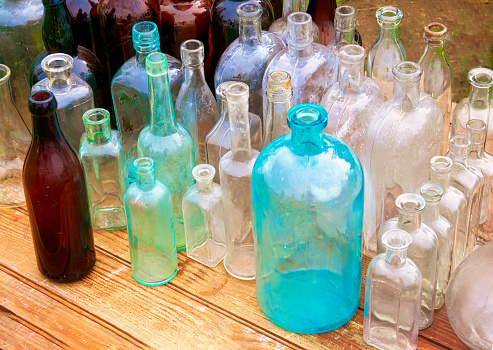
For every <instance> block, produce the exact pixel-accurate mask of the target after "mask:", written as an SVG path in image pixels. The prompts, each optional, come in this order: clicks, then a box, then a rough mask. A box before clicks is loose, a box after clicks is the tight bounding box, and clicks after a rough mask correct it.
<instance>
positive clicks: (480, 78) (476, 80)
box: [468, 67, 493, 88]
mask: <svg viewBox="0 0 493 350" xmlns="http://www.w3.org/2000/svg"><path fill="white" fill-rule="evenodd" d="M468 80H469V83H470V84H471V85H473V86H475V87H478V88H490V87H492V86H493V70H491V69H488V68H482V67H479V68H474V69H471V70H470V71H469V74H468Z"/></svg>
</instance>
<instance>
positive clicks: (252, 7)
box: [236, 1, 262, 20]
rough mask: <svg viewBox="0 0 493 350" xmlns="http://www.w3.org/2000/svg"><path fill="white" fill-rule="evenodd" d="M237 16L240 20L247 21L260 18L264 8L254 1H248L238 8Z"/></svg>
mask: <svg viewBox="0 0 493 350" xmlns="http://www.w3.org/2000/svg"><path fill="white" fill-rule="evenodd" d="M236 14H237V15H238V17H239V18H240V19H245V20H252V19H256V18H260V16H261V15H262V6H260V5H259V4H258V3H256V2H254V1H248V2H245V3H243V4H241V5H239V6H238V7H237V8H236Z"/></svg>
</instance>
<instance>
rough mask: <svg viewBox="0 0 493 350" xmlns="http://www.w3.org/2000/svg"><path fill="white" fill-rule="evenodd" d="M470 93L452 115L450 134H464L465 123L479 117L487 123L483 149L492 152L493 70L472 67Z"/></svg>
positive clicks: (469, 78) (469, 75)
mask: <svg viewBox="0 0 493 350" xmlns="http://www.w3.org/2000/svg"><path fill="white" fill-rule="evenodd" d="M468 80H469V84H471V93H470V95H469V96H468V97H466V98H464V99H463V100H461V101H460V102H459V103H457V105H456V106H455V109H454V114H453V115H452V128H451V135H452V136H454V135H465V134H466V124H467V122H468V121H469V120H471V119H479V120H482V121H484V123H485V124H486V125H487V129H488V132H487V134H486V145H485V147H484V149H485V151H486V152H488V153H490V154H492V153H493V122H492V123H490V122H489V120H490V117H491V116H492V115H493V103H491V88H492V87H493V70H491V69H488V68H474V69H472V70H470V71H469V74H468Z"/></svg>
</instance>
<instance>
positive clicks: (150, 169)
mask: <svg viewBox="0 0 493 350" xmlns="http://www.w3.org/2000/svg"><path fill="white" fill-rule="evenodd" d="M155 166H156V165H155V163H154V160H153V159H152V158H149V157H141V158H137V159H136V160H134V168H135V172H136V173H137V175H146V174H151V173H154V169H155Z"/></svg>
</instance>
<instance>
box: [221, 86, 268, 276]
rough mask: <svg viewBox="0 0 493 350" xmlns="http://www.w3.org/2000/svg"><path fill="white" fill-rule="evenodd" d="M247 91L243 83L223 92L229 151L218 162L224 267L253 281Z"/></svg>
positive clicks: (253, 153) (254, 155) (253, 155)
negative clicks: (227, 124)
mask: <svg viewBox="0 0 493 350" xmlns="http://www.w3.org/2000/svg"><path fill="white" fill-rule="evenodd" d="M248 90H249V89H248V85H247V84H245V83H233V84H231V85H229V86H228V88H227V90H226V98H227V100H228V117H229V125H230V129H231V131H230V137H231V151H229V152H228V153H226V154H225V155H224V156H223V157H222V158H221V161H220V162H219V176H220V178H221V188H222V191H223V206H224V229H225V233H226V249H227V251H226V256H225V257H224V267H225V268H226V271H228V273H229V274H230V275H232V276H233V277H236V278H240V279H244V280H251V279H254V278H255V256H254V251H253V211H252V181H251V178H252V169H253V165H254V164H255V160H256V159H257V156H258V154H259V152H258V151H257V150H254V149H252V147H251V143H250V121H249V118H248Z"/></svg>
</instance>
